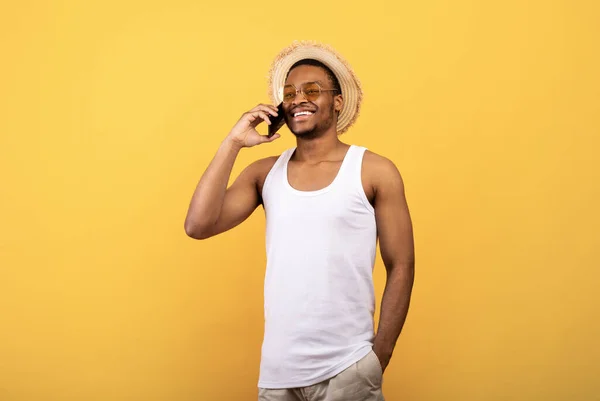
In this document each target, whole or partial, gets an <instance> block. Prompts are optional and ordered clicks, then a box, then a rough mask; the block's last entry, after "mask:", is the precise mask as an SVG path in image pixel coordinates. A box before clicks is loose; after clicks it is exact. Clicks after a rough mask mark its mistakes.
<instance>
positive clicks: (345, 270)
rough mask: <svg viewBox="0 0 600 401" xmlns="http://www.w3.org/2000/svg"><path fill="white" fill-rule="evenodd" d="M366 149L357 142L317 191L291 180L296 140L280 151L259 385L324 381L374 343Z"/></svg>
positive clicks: (268, 206)
mask: <svg viewBox="0 0 600 401" xmlns="http://www.w3.org/2000/svg"><path fill="white" fill-rule="evenodd" d="M365 150H366V149H365V148H363V147H358V146H354V145H353V146H351V147H350V148H349V149H348V151H347V153H346V156H345V158H344V160H343V162H342V164H341V166H340V169H339V172H338V174H337V175H336V177H335V179H334V180H333V182H332V183H331V184H330V185H329V186H327V187H325V188H323V189H320V190H317V191H299V190H296V189H295V188H293V187H292V186H291V185H290V184H289V181H288V178H287V168H288V161H289V160H290V157H291V156H292V154H293V153H294V151H295V148H292V149H288V150H286V151H285V152H284V153H283V154H282V155H281V156H280V157H279V158H278V159H277V161H276V162H275V164H274V165H273V168H272V169H271V171H270V172H269V174H268V175H267V177H266V179H265V183H264V185H263V190H262V197H263V202H264V208H265V213H266V251H267V269H266V275H265V283H264V290H265V294H264V297H265V299H264V307H265V333H264V341H263V347H262V357H261V364H260V378H259V383H258V386H259V387H262V388H292V387H304V386H310V385H313V384H316V383H319V382H321V381H324V380H327V379H329V378H331V377H333V376H335V375H337V374H338V373H340V372H341V371H343V370H344V369H346V368H347V367H349V366H350V365H352V364H353V363H355V362H356V361H358V360H359V359H361V358H363V357H364V356H366V355H367V354H368V353H369V351H370V350H371V348H372V345H373V337H374V325H373V314H374V311H375V294H374V289H373V266H374V263H375V252H376V245H377V228H376V224H375V214H374V209H373V207H372V206H371V204H370V203H369V201H368V199H367V197H366V195H365V192H364V190H363V186H362V182H361V167H362V159H363V155H364V152H365Z"/></svg>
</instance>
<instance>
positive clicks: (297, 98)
mask: <svg viewBox="0 0 600 401" xmlns="http://www.w3.org/2000/svg"><path fill="white" fill-rule="evenodd" d="M307 101H308V100H306V98H305V97H304V94H303V93H302V91H298V92H296V96H294V100H292V106H296V105H298V104H300V103H306V102H307Z"/></svg>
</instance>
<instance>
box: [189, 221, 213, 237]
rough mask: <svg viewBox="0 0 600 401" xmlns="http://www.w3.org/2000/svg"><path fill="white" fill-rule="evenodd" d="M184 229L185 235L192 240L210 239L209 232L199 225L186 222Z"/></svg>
mask: <svg viewBox="0 0 600 401" xmlns="http://www.w3.org/2000/svg"><path fill="white" fill-rule="evenodd" d="M184 229H185V234H186V235H187V236H188V237H190V238H193V239H197V240H202V239H207V238H210V237H212V235H211V234H210V231H209V230H208V229H207V228H206V227H204V226H202V225H200V224H194V223H192V222H189V221H186V222H185V224H184Z"/></svg>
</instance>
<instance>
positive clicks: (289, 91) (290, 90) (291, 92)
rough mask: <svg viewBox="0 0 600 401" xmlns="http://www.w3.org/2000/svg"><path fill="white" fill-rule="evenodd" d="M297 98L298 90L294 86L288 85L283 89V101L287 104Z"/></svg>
mask: <svg viewBox="0 0 600 401" xmlns="http://www.w3.org/2000/svg"><path fill="white" fill-rule="evenodd" d="M295 97H296V88H294V87H293V86H292V85H287V86H284V87H283V101H284V102H285V103H290V102H291V101H293V100H294V98H295Z"/></svg>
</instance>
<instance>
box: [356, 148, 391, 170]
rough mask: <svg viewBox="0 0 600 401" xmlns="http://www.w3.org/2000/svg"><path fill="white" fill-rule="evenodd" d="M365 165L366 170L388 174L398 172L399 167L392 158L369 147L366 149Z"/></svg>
mask: <svg viewBox="0 0 600 401" xmlns="http://www.w3.org/2000/svg"><path fill="white" fill-rule="evenodd" d="M363 167H364V169H365V170H367V171H369V172H372V173H374V174H384V175H387V174H395V173H397V172H398V168H397V167H396V164H395V163H394V162H393V161H392V160H390V159H389V158H387V157H386V156H383V155H380V154H378V153H375V152H373V151H371V150H369V149H367V150H365V155H364V158H363Z"/></svg>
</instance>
